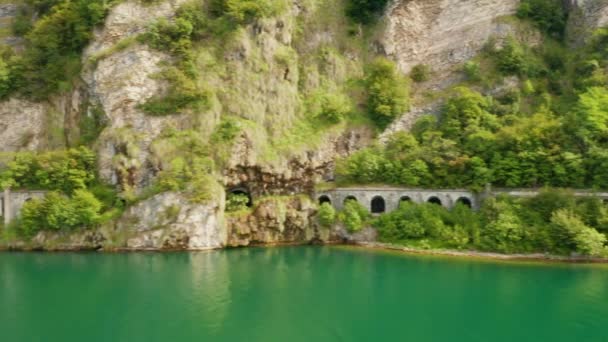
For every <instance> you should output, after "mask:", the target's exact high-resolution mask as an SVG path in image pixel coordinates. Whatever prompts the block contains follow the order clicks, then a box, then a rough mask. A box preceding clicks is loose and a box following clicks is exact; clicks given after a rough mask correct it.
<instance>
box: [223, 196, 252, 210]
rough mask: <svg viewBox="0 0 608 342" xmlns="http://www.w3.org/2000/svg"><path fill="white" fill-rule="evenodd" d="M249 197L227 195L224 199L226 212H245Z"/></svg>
mask: <svg viewBox="0 0 608 342" xmlns="http://www.w3.org/2000/svg"><path fill="white" fill-rule="evenodd" d="M248 204H249V197H248V196H247V195H243V194H228V196H227V197H226V211H227V212H237V211H241V210H247V208H248Z"/></svg>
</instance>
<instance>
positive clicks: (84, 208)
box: [19, 190, 102, 236]
mask: <svg viewBox="0 0 608 342" xmlns="http://www.w3.org/2000/svg"><path fill="white" fill-rule="evenodd" d="M101 207H102V204H101V202H99V201H98V200H97V199H96V198H95V196H94V195H93V194H91V193H89V192H87V191H86V190H76V191H75V192H74V194H73V196H72V197H71V198H69V197H66V196H64V195H61V194H60V193H58V192H49V193H48V194H47V195H46V196H45V197H44V199H35V200H31V201H29V202H27V203H25V205H24V206H23V208H22V210H21V219H20V226H19V228H20V230H21V232H22V233H23V234H24V235H26V236H31V235H33V234H35V233H36V232H38V231H41V230H55V231H57V230H64V229H74V228H80V227H81V228H88V227H92V226H94V225H95V224H97V223H98V222H99V219H100V215H99V213H100V211H101Z"/></svg>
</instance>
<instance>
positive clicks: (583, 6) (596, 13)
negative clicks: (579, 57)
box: [567, 0, 608, 45]
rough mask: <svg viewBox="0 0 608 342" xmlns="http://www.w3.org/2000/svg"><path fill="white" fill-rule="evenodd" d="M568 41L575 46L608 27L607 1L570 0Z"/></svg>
mask: <svg viewBox="0 0 608 342" xmlns="http://www.w3.org/2000/svg"><path fill="white" fill-rule="evenodd" d="M568 4H569V9H570V18H569V23H568V30H567V31H568V39H569V40H570V41H571V42H572V43H573V44H575V45H578V44H580V43H582V42H584V41H585V39H587V38H588V37H589V35H590V34H591V33H592V32H593V31H594V30H595V29H598V28H600V27H603V26H606V25H608V1H607V0H570V1H569V2H568Z"/></svg>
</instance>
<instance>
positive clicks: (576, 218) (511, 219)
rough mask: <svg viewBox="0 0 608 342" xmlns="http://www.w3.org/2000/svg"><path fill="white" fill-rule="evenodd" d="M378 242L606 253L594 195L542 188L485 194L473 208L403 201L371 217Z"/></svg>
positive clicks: (606, 225)
mask: <svg viewBox="0 0 608 342" xmlns="http://www.w3.org/2000/svg"><path fill="white" fill-rule="evenodd" d="M373 226H374V227H376V228H377V229H378V233H379V237H380V240H381V241H384V242H390V243H398V244H404V245H408V246H413V247H419V248H456V249H465V248H468V249H480V250H485V251H497V252H502V253H533V252H540V253H551V254H560V255H567V254H571V253H577V254H582V255H590V256H606V255H608V248H607V247H606V233H608V208H606V206H605V205H604V204H603V203H602V201H601V200H599V199H597V198H575V197H573V196H572V195H571V194H570V193H567V192H563V191H545V192H542V193H541V194H540V195H538V196H537V197H535V198H522V199H515V198H511V197H499V198H491V199H488V200H486V201H485V203H484V205H483V207H482V208H481V210H480V211H479V212H474V211H473V210H471V209H470V208H469V207H467V206H465V205H462V204H457V205H456V207H455V208H454V209H452V210H451V211H448V210H447V209H445V208H443V207H441V206H439V205H435V204H429V203H426V204H414V203H412V202H403V203H402V204H401V207H400V208H399V209H398V210H397V211H394V212H391V213H388V214H384V215H382V216H381V217H379V218H378V219H376V220H375V221H374V222H373Z"/></svg>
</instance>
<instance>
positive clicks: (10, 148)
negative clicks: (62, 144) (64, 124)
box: [0, 98, 49, 152]
mask: <svg viewBox="0 0 608 342" xmlns="http://www.w3.org/2000/svg"><path fill="white" fill-rule="evenodd" d="M48 114H49V113H48V108H47V106H45V105H44V104H41V103H34V102H30V101H26V100H20V99H14V98H13V99H10V100H7V101H4V102H0V142H2V143H1V144H0V152H15V151H22V150H37V149H40V148H41V147H42V146H43V145H44V143H45V134H46V131H47V129H48V127H47V116H48Z"/></svg>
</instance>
